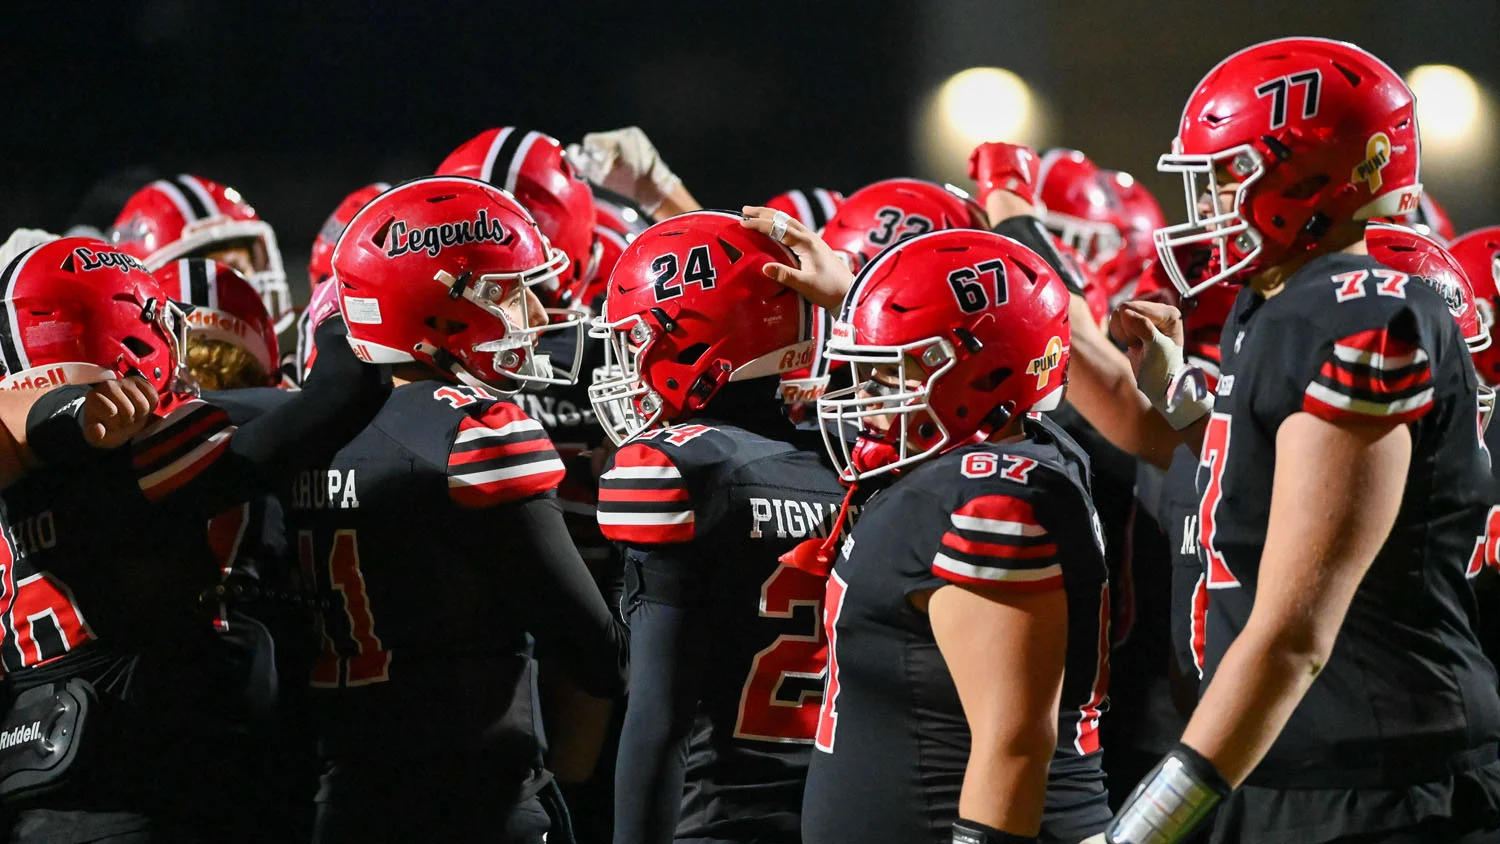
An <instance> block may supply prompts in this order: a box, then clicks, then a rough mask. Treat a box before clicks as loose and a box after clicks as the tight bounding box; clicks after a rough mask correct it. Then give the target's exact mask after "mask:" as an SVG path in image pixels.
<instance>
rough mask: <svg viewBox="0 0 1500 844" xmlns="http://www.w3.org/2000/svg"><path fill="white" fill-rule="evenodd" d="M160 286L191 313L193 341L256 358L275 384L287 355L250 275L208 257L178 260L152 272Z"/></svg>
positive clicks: (191, 336) (188, 318)
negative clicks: (238, 350)
mask: <svg viewBox="0 0 1500 844" xmlns="http://www.w3.org/2000/svg"><path fill="white" fill-rule="evenodd" d="M152 276H153V277H155V278H156V283H157V284H158V285H160V286H161V289H162V291H163V292H164V293H166V294H167V296H168V297H169V298H171V299H172V300H173V301H174V302H180V303H182V304H185V305H189V306H191V309H184V310H186V311H187V317H186V319H187V336H188V340H192V339H193V338H194V337H202V338H204V339H206V340H219V341H222V342H224V343H228V344H230V345H232V346H238V347H239V348H241V349H244V350H245V351H246V352H249V353H250V356H251V357H253V358H255V362H256V363H258V364H260V367H261V370H262V371H264V372H265V373H266V377H267V378H268V379H270V382H269V383H270V384H271V385H273V386H274V385H275V384H276V382H278V381H279V380H281V379H280V376H279V374H278V367H279V366H280V365H281V353H280V350H279V349H278V348H277V345H276V329H275V328H274V327H272V325H271V315H270V314H268V313H266V305H265V303H264V302H262V301H261V300H260V295H259V294H257V293H256V292H255V288H254V287H251V286H250V282H248V281H246V280H245V278H244V276H242V275H240V274H239V273H237V272H235V271H234V270H232V269H230V268H229V267H226V266H224V265H223V264H220V263H217V262H215V261H210V260H208V259H207V258H178V259H177V260H175V261H173V262H172V263H170V264H167V265H166V266H165V267H162V268H161V269H159V270H157V271H156V272H154V273H152Z"/></svg>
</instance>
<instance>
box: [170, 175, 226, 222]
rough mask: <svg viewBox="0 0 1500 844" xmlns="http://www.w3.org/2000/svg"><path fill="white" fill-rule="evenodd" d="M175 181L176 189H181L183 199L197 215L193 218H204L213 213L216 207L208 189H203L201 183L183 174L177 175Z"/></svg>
mask: <svg viewBox="0 0 1500 844" xmlns="http://www.w3.org/2000/svg"><path fill="white" fill-rule="evenodd" d="M176 181H177V187H178V189H179V190H181V191H182V198H183V200H184V201H186V202H187V204H188V207H189V208H191V209H192V210H193V213H194V214H195V215H197V216H196V217H195V218H194V220H205V219H207V218H209V217H212V216H213V215H214V213H215V210H216V209H215V208H214V204H213V201H212V198H211V197H210V196H209V195H208V191H206V190H204V189H203V185H202V184H200V183H199V182H198V180H197V179H195V178H193V177H192V176H189V175H186V174H183V175H180V176H178V177H177V179H176Z"/></svg>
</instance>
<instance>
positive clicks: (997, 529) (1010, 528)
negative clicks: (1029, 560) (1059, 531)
mask: <svg viewBox="0 0 1500 844" xmlns="http://www.w3.org/2000/svg"><path fill="white" fill-rule="evenodd" d="M953 526H954V527H956V528H958V529H959V530H970V531H974V532H976V533H993V534H998V535H1000V536H1046V535H1047V529H1046V528H1044V527H1042V526H1041V525H1032V524H1027V523H1026V522H1006V521H1001V520H1000V519H982V518H979V517H978V516H960V515H959V514H957V513H954V514H953Z"/></svg>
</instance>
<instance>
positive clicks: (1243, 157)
mask: <svg viewBox="0 0 1500 844" xmlns="http://www.w3.org/2000/svg"><path fill="white" fill-rule="evenodd" d="M1229 169H1230V170H1233V171H1234V174H1235V175H1236V176H1239V177H1240V178H1244V177H1246V176H1248V175H1250V173H1251V171H1253V170H1254V169H1255V162H1254V161H1252V160H1250V156H1249V155H1248V154H1247V153H1243V152H1242V153H1240V154H1239V155H1236V156H1235V157H1234V161H1233V163H1231V164H1230V165H1229Z"/></svg>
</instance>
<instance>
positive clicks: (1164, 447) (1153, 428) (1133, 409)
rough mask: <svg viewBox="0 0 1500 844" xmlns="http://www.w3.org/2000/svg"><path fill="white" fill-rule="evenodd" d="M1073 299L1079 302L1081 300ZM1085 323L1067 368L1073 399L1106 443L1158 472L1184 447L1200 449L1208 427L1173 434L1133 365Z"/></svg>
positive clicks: (1076, 336)
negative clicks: (1139, 382) (1144, 391)
mask: <svg viewBox="0 0 1500 844" xmlns="http://www.w3.org/2000/svg"><path fill="white" fill-rule="evenodd" d="M1074 300H1075V302H1077V301H1080V297H1077V296H1075V297H1074ZM1075 310H1076V308H1075ZM1084 312H1085V313H1087V306H1084ZM1083 322H1087V323H1088V324H1087V325H1083V324H1082V323H1081V322H1080V320H1079V319H1077V318H1074V319H1073V320H1072V323H1073V325H1074V326H1075V330H1074V333H1073V348H1072V353H1071V356H1070V358H1069V364H1068V366H1069V374H1068V401H1069V402H1070V403H1071V404H1072V405H1073V406H1074V407H1075V408H1077V409H1078V412H1079V413H1080V414H1082V415H1083V418H1084V419H1087V420H1088V421H1089V424H1090V425H1093V426H1094V427H1095V428H1096V429H1098V431H1099V433H1101V434H1103V435H1104V438H1105V439H1107V440H1109V441H1110V442H1111V443H1114V445H1115V446H1116V447H1118V448H1120V449H1122V450H1124V451H1125V452H1127V453H1129V454H1133V455H1135V456H1136V457H1139V458H1141V459H1142V460H1145V461H1147V462H1149V463H1151V464H1152V465H1153V466H1156V467H1158V468H1161V469H1166V468H1167V467H1169V466H1171V465H1172V452H1173V451H1175V450H1176V449H1177V446H1179V445H1187V446H1188V447H1189V448H1191V449H1193V450H1195V451H1196V450H1197V448H1198V446H1199V444H1201V442H1202V437H1203V434H1202V429H1203V425H1202V424H1195V425H1193V426H1190V427H1189V428H1187V429H1185V430H1183V431H1174V430H1172V426H1171V425H1170V424H1168V422H1167V420H1166V419H1164V418H1162V415H1161V414H1160V413H1157V412H1156V409H1155V408H1153V407H1152V406H1151V402H1150V401H1149V400H1147V398H1146V397H1145V396H1144V395H1143V394H1142V393H1141V391H1140V390H1138V389H1136V386H1135V375H1134V373H1133V372H1131V369H1130V361H1129V360H1128V359H1126V357H1125V355H1124V354H1123V353H1122V352H1120V350H1119V349H1116V348H1115V347H1114V346H1113V345H1111V344H1110V343H1109V341H1108V340H1107V339H1105V337H1104V335H1103V333H1102V332H1100V331H1099V329H1098V328H1096V327H1094V326H1093V324H1092V322H1089V321H1088V320H1083Z"/></svg>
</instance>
